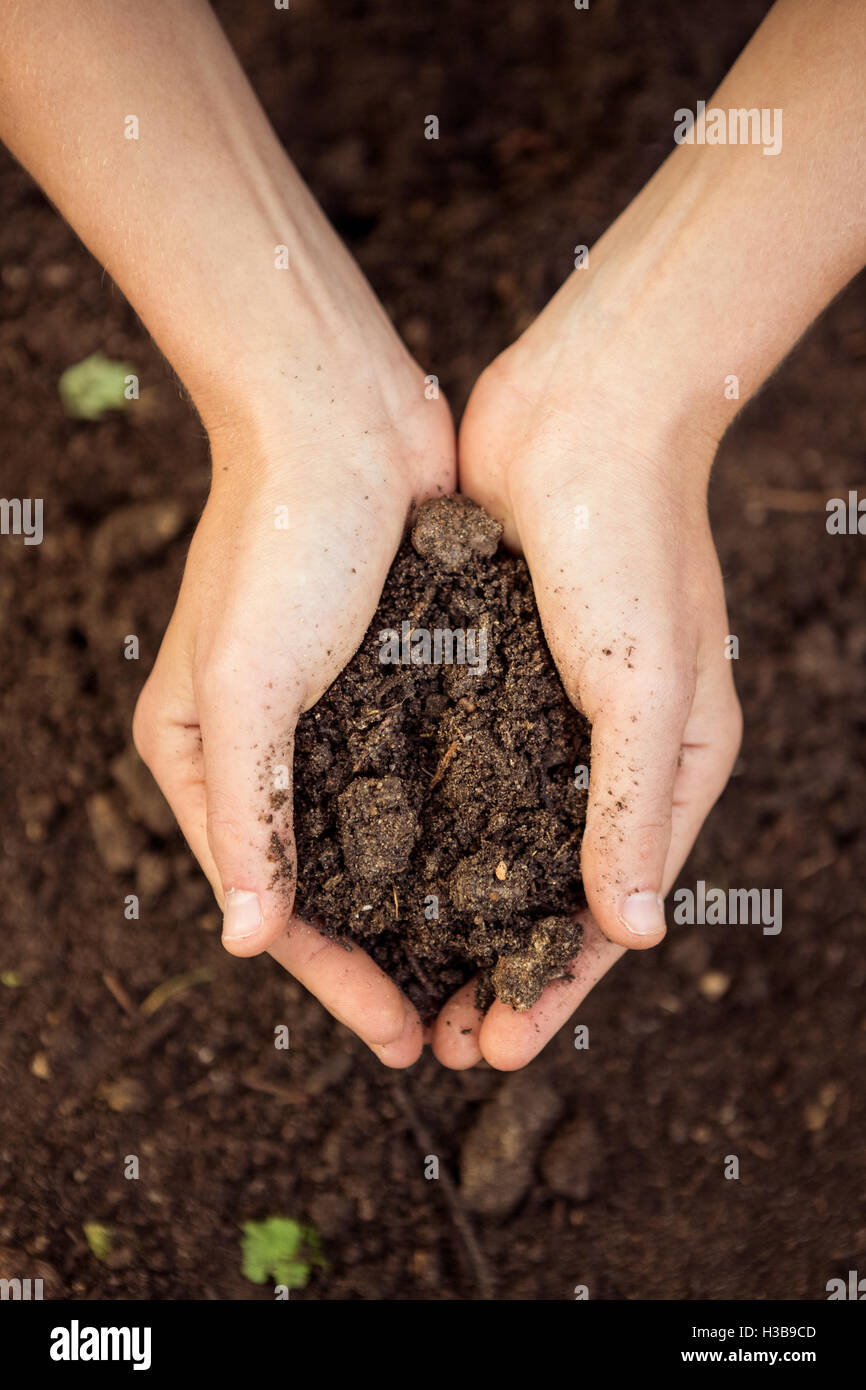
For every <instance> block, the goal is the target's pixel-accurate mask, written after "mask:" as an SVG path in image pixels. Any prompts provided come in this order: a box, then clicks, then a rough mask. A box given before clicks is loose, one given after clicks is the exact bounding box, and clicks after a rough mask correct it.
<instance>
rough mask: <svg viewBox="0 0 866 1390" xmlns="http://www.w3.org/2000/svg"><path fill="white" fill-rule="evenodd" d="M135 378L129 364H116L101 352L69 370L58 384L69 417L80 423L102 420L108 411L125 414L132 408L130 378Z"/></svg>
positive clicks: (95, 353)
mask: <svg viewBox="0 0 866 1390" xmlns="http://www.w3.org/2000/svg"><path fill="white" fill-rule="evenodd" d="M134 375H135V372H134V369H133V368H132V367H131V366H130V365H129V363H128V362H112V361H111V360H110V358H108V357H103V355H102V353H101V352H94V353H93V355H92V356H91V357H85V359H84V361H83V362H77V363H76V364H75V366H74V367H67V368H66V371H65V372H64V373H63V375H62V376H61V378H60V381H59V382H58V390H59V391H60V399H61V400H62V401H63V405H64V407H65V409H66V413H67V414H68V415H73V416H75V418H76V419H77V420H101V419H102V416H103V415H104V414H105V412H106V410H124V409H125V408H126V406H127V405H128V404H129V397H128V396H127V394H126V385H127V377H130V376H134Z"/></svg>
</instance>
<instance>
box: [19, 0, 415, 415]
mask: <svg viewBox="0 0 866 1390" xmlns="http://www.w3.org/2000/svg"><path fill="white" fill-rule="evenodd" d="M0 92H2V96H0V136H2V138H3V139H4V140H5V141H6V143H7V144H8V145H9V146H10V148H11V149H12V151H13V153H14V154H15V155H16V157H17V158H18V159H20V160H21V162H22V163H23V164H24V165H25V167H26V168H27V169H28V170H29V171H30V172H31V173H32V174H33V175H34V177H35V178H36V179H37V180H38V181H39V183H40V184H41V185H42V187H43V188H44V189H45V191H46V193H47V194H48V196H49V197H50V198H51V199H52V200H53V201H54V203H55V204H56V205H57V207H58V208H59V209H60V211H61V212H62V213H63V215H64V216H65V217H66V218H67V220H68V221H69V222H70V223H71V225H72V226H73V227H74V228H75V230H76V231H77V232H78V234H79V235H80V236H81V237H82V239H83V240H84V241H85V243H86V244H87V245H88V247H89V248H90V250H91V251H92V252H93V254H94V255H95V256H96V257H97V258H98V259H99V260H100V261H101V262H102V264H103V265H105V266H106V268H107V270H108V271H109V273H110V274H111V275H112V277H113V278H114V280H115V281H116V282H117V284H118V285H119V286H120V288H121V289H122V291H123V292H124V294H125V295H126V296H127V298H128V299H129V300H130V302H131V303H132V304H133V305H134V307H135V308H136V310H137V311H138V312H139V314H140V315H141V317H142V319H143V321H144V322H145V324H146V325H147V327H148V329H149V330H150V332H151V333H152V334H153V336H154V338H155V339H156V341H157V343H158V344H159V346H160V347H161V349H162V350H163V352H164V353H165V355H166V356H167V357H168V359H169V361H170V362H171V363H172V365H173V366H174V368H175V370H176V371H177V372H178V374H179V375H180V377H181V379H182V380H183V381H184V383H185V384H186V386H187V388H188V389H189V391H190V393H191V395H192V397H193V399H194V401H195V402H196V404H197V406H198V408H199V410H200V411H201V413H202V415H203V418H204V419H205V423H206V424H208V425H210V424H212V423H218V422H219V421H220V420H221V419H222V418H223V417H224V416H225V415H226V414H227V413H231V412H233V410H234V408H235V404H236V402H237V401H238V400H239V399H241V398H243V399H244V400H249V399H250V398H251V396H252V395H254V394H258V395H263V394H266V393H268V392H274V393H280V394H282V395H283V396H285V395H286V394H287V383H293V382H300V384H301V386H302V387H304V386H307V385H308V386H309V387H310V389H314V388H315V385H316V383H315V372H316V368H317V365H318V364H319V362H320V361H321V354H319V356H318V358H316V361H313V357H314V356H315V353H316V348H315V346H313V345H312V344H311V342H310V340H311V339H313V340H315V341H316V342H318V343H320V342H321V341H322V338H323V337H324V338H326V339H328V340H332V341H333V342H334V344H335V345H337V344H339V352H340V353H344V354H346V356H347V357H348V358H349V359H350V360H351V355H352V353H353V351H357V353H358V355H359V356H361V355H362V354H366V353H367V352H368V351H369V348H370V342H369V339H370V332H371V330H370V323H369V318H370V316H371V315H372V316H373V318H374V331H375V330H377V329H378V331H381V333H382V335H383V338H385V337H387V335H388V334H389V333H390V329H389V328H388V326H387V325H386V323H385V322H384V315H381V318H377V317H376V315H377V314H378V313H379V311H378V306H376V302H375V299H374V296H372V294H371V293H370V292H369V290H368V287H367V286H366V283H365V282H364V281H363V277H362V276H361V275H360V273H359V272H358V270H357V267H356V266H355V264H354V262H353V261H352V259H351V257H350V256H349V255H348V253H347V252H346V250H345V248H344V247H343V246H342V244H341V243H340V242H339V239H338V238H337V236H336V234H335V233H334V232H333V231H332V229H331V228H330V227H329V225H328V224H327V221H326V219H325V218H324V217H323V215H322V214H321V212H320V211H319V209H318V207H317V205H316V203H315V201H314V199H313V198H312V197H311V195H310V193H309V191H308V190H307V189H306V187H305V186H304V184H303V181H302V180H301V179H300V177H299V175H298V174H297V172H296V170H295V169H294V168H293V166H292V165H291V163H290V161H289V159H288V158H287V156H286V155H285V153H284V152H283V150H282V148H281V146H280V144H279V142H278V140H277V139H276V137H275V135H274V133H273V131H272V129H271V127H270V125H269V123H268V121H267V118H266V117H265V115H264V113H263V111H262V109H261V107H260V106H259V104H258V101H257V100H256V98H255V96H254V94H253V92H252V90H251V88H250V86H249V84H248V82H247V80H246V78H245V76H244V74H243V72H242V70H241V68H240V66H239V64H238V63H237V60H236V59H235V57H234V54H233V53H232V51H231V49H230V47H229V45H228V43H227V41H226V39H225V37H224V35H223V33H222V31H221V29H220V27H219V25H218V24H217V22H216V19H215V18H214V16H213V14H212V12H211V10H210V8H209V6H208V5H206V4H205V3H203V0H181V2H180V3H179V0H148V3H147V4H146V5H141V4H140V3H137V0H76V3H75V4H74V5H69V4H68V3H66V0H42V3H40V4H38V5H32V4H29V3H20V4H12V5H7V6H6V7H5V8H4V10H3V11H2V14H0ZM129 117H135V120H136V122H137V132H136V127H135V124H134V123H132V122H130V121H129V119H128V118H129ZM132 133H137V138H128V137H129V135H130V134H132ZM280 246H285V247H286V248H287V251H288V265H289V268H288V269H287V270H286V269H281V268H278V252H277V248H278V247H280ZM353 314H355V316H356V318H357V319H358V320H359V319H360V317H361V316H362V314H363V317H364V320H365V329H364V333H363V334H362V331H361V328H360V323H359V322H353ZM365 336H366V342H364V341H362V340H363V339H364V337H365ZM355 344H357V346H355Z"/></svg>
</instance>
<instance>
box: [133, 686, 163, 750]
mask: <svg viewBox="0 0 866 1390" xmlns="http://www.w3.org/2000/svg"><path fill="white" fill-rule="evenodd" d="M132 742H133V744H134V745H135V750H136V752H137V753H138V756H139V757H140V758H141V760H142V762H143V763H145V765H146V766H147V767H149V768H152V767H153V764H154V762H155V761H156V758H157V752H158V747H159V722H158V717H157V710H156V700H155V696H154V694H153V691H152V688H151V686H150V683H149V682H148V684H147V685H145V687H144V689H143V690H142V692H141V694H140V695H139V697H138V700H137V702H136V706H135V709H134V711H133V715H132Z"/></svg>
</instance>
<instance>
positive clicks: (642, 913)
mask: <svg viewBox="0 0 866 1390" xmlns="http://www.w3.org/2000/svg"><path fill="white" fill-rule="evenodd" d="M619 920H620V921H621V922H622V923H623V925H624V926H626V927H628V929H629V931H631V932H634V934H635V936H655V935H656V933H657V932H661V931H664V929H665V909H664V904H663V902H662V900H661V898H660V897H659V895H658V893H653V892H650V891H647V892H643V893H632V894H631V895H630V897H628V898H624V899H623V904H622V907H621V908H620V914H619Z"/></svg>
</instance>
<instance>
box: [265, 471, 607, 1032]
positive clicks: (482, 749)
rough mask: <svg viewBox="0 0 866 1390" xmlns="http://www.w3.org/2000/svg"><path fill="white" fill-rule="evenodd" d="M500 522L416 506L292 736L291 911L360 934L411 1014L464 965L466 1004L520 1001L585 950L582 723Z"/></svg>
mask: <svg viewBox="0 0 866 1390" xmlns="http://www.w3.org/2000/svg"><path fill="white" fill-rule="evenodd" d="M500 534H501V527H500V525H499V523H498V522H496V521H494V520H493V519H492V518H491V517H489V516H488V515H487V514H486V512H484V511H483V510H482V509H481V508H480V507H478V506H477V505H476V504H475V503H474V502H471V501H469V499H467V498H464V497H459V496H456V497H445V498H440V499H437V500H435V501H431V502H426V503H424V504H422V506H421V507H420V508H419V509H418V511H417V513H416V516H415V519H414V525H413V527H412V530H411V534H410V536H408V537H407V539H406V540H405V541H404V543H403V545H402V546H401V548H400V551H399V552H398V554H397V557H396V559H395V561H394V564H393V565H392V567H391V571H390V574H389V576H388V579H387V581H386V584H385V587H384V590H383V594H382V598H381V601H380V603H379V607H378V609H377V611H376V614H375V616H374V618H373V621H372V623H371V625H370V628H369V630H368V632H367V634H366V637H365V639H364V641H363V643H362V644H361V647H360V648H359V650H358V651H357V653H356V654H355V656H354V657H353V658H352V660H351V661H350V663H349V665H348V666H347V667H346V668H345V670H344V671H343V672H342V673H341V675H340V676H339V677H338V679H337V680H336V681H335V682H334V684H333V685H332V686H331V687H330V689H329V690H328V691H327V692H326V693H325V695H324V696H323V697H322V699H321V700H320V701H319V703H318V704H317V705H316V706H315V707H314V708H313V709H312V710H310V711H309V712H308V713H307V714H305V715H304V716H303V717H302V718H301V720H300V722H299V724H298V728H297V732H296V736H295V755H294V798H295V804H294V817H295V836H296V842H297V862H298V884H297V892H296V898H295V911H296V913H297V914H298V916H300V917H302V918H304V919H305V920H306V921H309V922H312V923H314V924H315V925H316V926H317V927H319V929H320V930H322V931H323V932H325V933H326V934H328V935H330V936H334V937H337V938H340V939H345V940H347V941H349V942H352V941H354V942H357V943H359V944H360V945H362V946H363V947H364V949H365V950H367V951H368V952H369V954H370V955H371V956H372V957H373V959H374V960H375V961H377V962H378V964H379V965H380V966H381V967H382V969H383V970H385V971H386V972H387V973H388V974H389V975H390V976H391V977H392V978H393V979H394V980H396V981H397V983H398V984H399V985H400V986H401V987H402V988H403V989H404V990H405V991H406V993H407V994H408V996H409V998H410V999H411V1000H412V1002H413V1003H414V1004H415V1006H416V1007H417V1008H418V1010H419V1012H420V1014H421V1016H422V1018H423V1019H424V1020H425V1021H427V1020H429V1019H431V1018H432V1017H433V1016H434V1015H435V1013H436V1012H437V1010H438V1008H439V1007H440V1005H441V1004H442V1003H443V1002H444V1000H445V999H446V998H447V997H448V996H449V995H450V994H451V993H453V991H454V990H455V989H457V988H458V987H459V986H460V985H462V984H463V983H464V982H465V981H466V980H468V979H469V978H470V977H471V976H472V975H474V974H476V973H478V986H477V991H476V1000H477V1002H478V1004H479V1007H483V1006H485V1005H486V1004H488V1003H489V1002H490V1001H491V1000H492V999H493V998H494V997H496V998H499V999H501V1000H502V1001H504V1002H505V1003H508V1004H510V1005H512V1007H514V1008H515V1009H518V1010H524V1009H528V1008H530V1007H531V1005H532V1004H534V1003H535V1001H536V1000H537V999H538V998H539V996H540V994H541V992H542V990H543V989H544V987H545V985H546V984H548V983H549V982H550V981H551V980H553V979H556V978H558V977H561V976H563V975H564V974H566V972H567V967H568V965H569V963H570V962H571V961H572V960H573V959H574V958H575V956H576V955H577V953H578V951H579V949H580V940H581V929H580V925H579V923H578V922H577V921H576V918H575V914H576V912H578V911H579V910H580V909H581V908H582V907H584V906H585V898H584V894H583V889H582V884H581V877H580V839H581V835H582V831H583V826H584V820H585V813H586V795H587V793H586V789H585V783H586V780H587V771H588V767H589V726H588V724H587V722H586V720H585V719H584V718H583V716H582V715H581V714H579V713H578V712H577V710H575V709H574V707H573V706H572V705H571V704H570V703H569V701H568V698H567V697H566V694H565V691H564V690H563V687H562V683H561V681H560V679H559V676H558V674H557V671H556V668H555V666H554V664H553V660H552V658H551V655H550V653H549V651H548V648H547V645H546V642H545V639H544V635H543V633H542V629H541V624H540V622H539V617H538V610H537V608H536V603H535V596H534V593H533V589H532V582H531V580H530V577H529V572H528V570H527V567H526V564H525V562H524V561H523V560H522V559H521V558H519V557H518V556H515V555H511V554H508V553H507V552H506V551H505V550H504V549H503V548H502V547H501V546H500V544H499V540H500ZM579 769H583V771H582V772H581V771H580V770H579ZM287 795H288V793H276V794H275V795H274V797H273V798H272V806H273V804H276V803H278V802H279V800H280V798H281V797H284V796H287ZM281 873H282V874H285V876H286V877H287V879H288V878H289V877H290V875H291V868H290V867H287V868H280V867H278V869H277V874H278V876H279V875H280V874H281ZM288 886H289V884H288V883H287V887H288Z"/></svg>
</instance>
